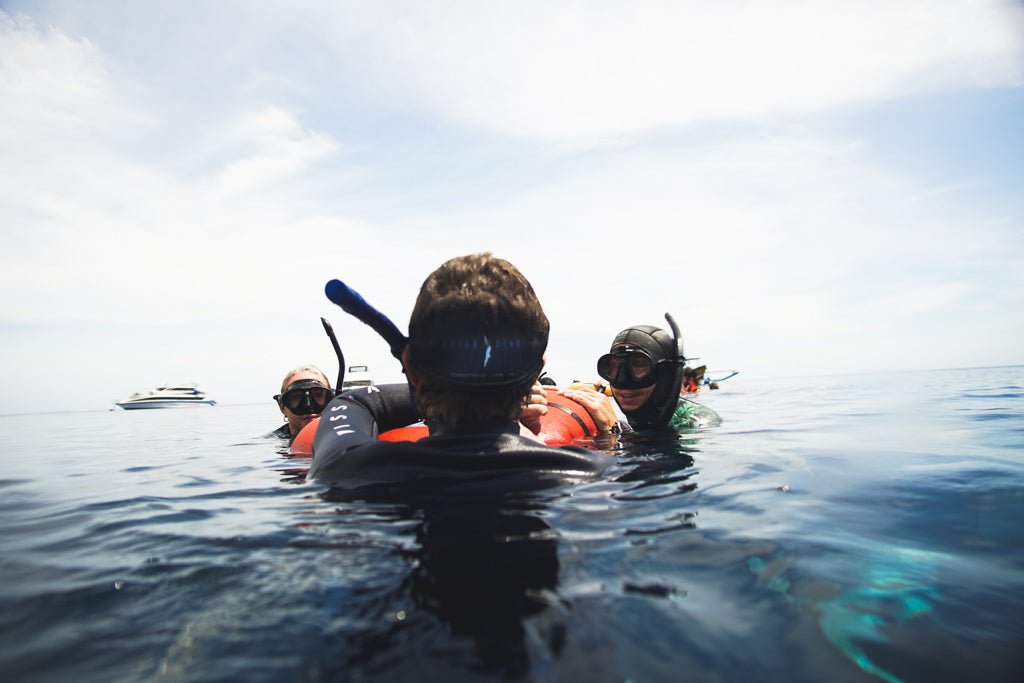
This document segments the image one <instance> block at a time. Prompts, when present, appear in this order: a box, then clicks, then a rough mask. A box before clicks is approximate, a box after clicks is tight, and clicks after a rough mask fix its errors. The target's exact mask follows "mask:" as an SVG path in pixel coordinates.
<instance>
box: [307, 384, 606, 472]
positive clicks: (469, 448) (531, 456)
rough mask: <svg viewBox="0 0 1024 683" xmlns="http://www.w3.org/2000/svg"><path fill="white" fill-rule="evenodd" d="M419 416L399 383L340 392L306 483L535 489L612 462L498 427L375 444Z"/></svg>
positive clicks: (323, 419)
mask: <svg viewBox="0 0 1024 683" xmlns="http://www.w3.org/2000/svg"><path fill="white" fill-rule="evenodd" d="M417 419H418V417H417V414H416V408H415V405H414V404H413V402H412V399H411V397H410V395H409V387H408V386H407V385H404V384H385V385H380V386H374V387H364V388H360V389H355V390H353V391H349V392H346V393H344V394H342V395H340V396H338V397H337V398H335V399H334V400H333V401H331V403H330V404H328V406H327V408H325V409H324V411H323V412H322V413H321V414H320V425H319V426H318V427H317V431H316V438H315V439H314V441H313V461H312V463H311V464H310V468H309V478H310V479H314V478H315V479H319V480H322V481H330V482H332V483H336V484H339V485H343V486H346V487H349V486H361V485H365V484H405V483H415V484H417V485H418V486H422V485H442V486H444V487H451V486H456V487H461V486H469V487H472V488H474V489H478V488H481V487H482V488H490V487H496V488H501V489H509V488H517V489H518V488H536V487H543V486H548V485H552V484H557V483H563V482H567V481H574V480H579V479H584V478H590V477H593V476H595V475H597V474H600V473H601V472H603V471H604V469H605V468H606V467H607V466H608V464H609V462H610V459H609V458H608V457H607V456H605V455H602V454H600V453H594V452H592V451H588V450H586V449H585V448H579V447H577V446H563V447H560V448H555V447H552V446H547V445H545V444H542V443H538V442H536V441H533V440H531V439H528V438H525V437H523V436H520V435H519V425H518V424H517V423H514V422H500V423H495V424H492V425H486V426H483V427H481V428H479V429H476V430H474V431H473V432H472V433H447V432H446V431H445V430H444V429H443V427H438V426H433V427H431V435H430V436H429V437H427V438H425V439H422V440H420V441H418V442H415V443H410V442H399V443H392V442H385V441H377V435H378V434H379V433H381V432H384V431H387V430H389V429H394V428H396V427H404V426H406V425H408V424H410V423H412V422H415V421H416V420H417Z"/></svg>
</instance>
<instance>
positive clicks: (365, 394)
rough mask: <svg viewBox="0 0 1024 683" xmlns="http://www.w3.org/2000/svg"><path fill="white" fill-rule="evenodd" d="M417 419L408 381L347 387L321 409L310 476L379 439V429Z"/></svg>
mask: <svg viewBox="0 0 1024 683" xmlns="http://www.w3.org/2000/svg"><path fill="white" fill-rule="evenodd" d="M418 419H419V415H418V413H417V412H416V406H415V404H414V403H413V401H412V397H411V396H410V395H409V387H408V385H405V384H385V385H379V386H370V387H360V388H358V389H353V390H351V391H346V392H345V393H343V394H341V395H339V396H337V397H335V398H334V400H332V401H331V402H330V403H328V404H327V407H325V408H324V410H323V412H321V413H320V424H319V425H318V426H317V429H316V436H315V437H314V438H313V460H312V462H311V463H310V466H309V475H308V476H309V477H310V478H311V479H312V478H316V477H319V476H320V473H321V472H322V471H329V470H330V469H331V468H332V467H333V463H334V462H335V461H337V460H340V459H342V458H344V457H345V454H346V453H347V452H348V451H350V450H352V449H353V448H356V447H358V446H361V445H363V444H369V443H373V442H376V439H377V434H379V433H380V432H382V431H387V430H388V429H394V428H395V427H401V426H404V425H407V424H409V423H411V422H416V421H417V420H418Z"/></svg>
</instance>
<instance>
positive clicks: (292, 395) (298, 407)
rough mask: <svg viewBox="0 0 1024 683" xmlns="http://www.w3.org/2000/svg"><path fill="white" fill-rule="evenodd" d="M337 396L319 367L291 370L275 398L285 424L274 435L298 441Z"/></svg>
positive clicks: (304, 366) (303, 366) (303, 367)
mask: <svg viewBox="0 0 1024 683" xmlns="http://www.w3.org/2000/svg"><path fill="white" fill-rule="evenodd" d="M334 393H335V392H334V390H333V389H331V383H330V381H329V380H328V379H327V375H325V374H324V373H323V372H322V371H320V369H319V368H316V367H314V366H312V365H300V366H299V367H297V368H295V369H294V370H291V371H290V372H289V373H288V374H287V375H285V376H284V380H283V381H282V382H281V393H280V394H275V395H274V401H275V402H277V407H278V408H279V409H280V410H281V414H282V415H283V416H284V420H285V424H283V425H281V426H280V427H278V428H277V429H275V430H274V431H273V432H271V434H273V435H274V436H279V437H282V438H292V439H293V438H295V435H296V434H298V433H299V432H300V431H302V428H303V427H305V426H306V425H307V424H309V423H310V422H312V421H313V420H314V419H315V418H316V417H318V416H319V415H320V412H321V411H322V410H323V409H324V407H325V406H326V405H327V402H328V401H330V400H331V399H332V398H333V397H334ZM268 436H269V435H268Z"/></svg>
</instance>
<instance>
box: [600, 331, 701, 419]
mask: <svg viewBox="0 0 1024 683" xmlns="http://www.w3.org/2000/svg"><path fill="white" fill-rule="evenodd" d="M665 318H666V319H667V320H668V321H669V324H670V325H671V326H672V328H673V334H669V333H668V332H666V331H665V330H663V329H661V328H660V327H654V326H653V325H635V326H633V327H627V328H626V329H624V330H622V331H621V332H619V333H618V334H617V335H615V339H613V340H612V345H611V349H610V351H609V352H608V353H606V354H605V355H603V356H601V357H600V358H599V359H598V361H597V373H598V374H599V375H600V376H601V377H602V378H603V379H604V380H606V381H607V382H608V383H609V385H610V386H611V388H612V396H613V397H614V398H615V402H616V403H618V404H619V408H620V409H621V410H622V412H623V414H625V416H626V419H627V420H629V423H630V425H632V426H633V427H634V428H637V429H651V428H657V427H663V426H665V425H667V424H668V421H669V419H670V418H671V417H672V414H673V412H674V411H675V408H676V404H677V403H678V401H679V390H680V387H681V386H682V379H683V367H684V363H685V362H686V358H685V357H684V355H683V342H682V338H681V337H680V335H679V330H678V327H677V326H676V325H675V321H674V320H673V319H672V316H670V315H669V314H667V313H666V314H665Z"/></svg>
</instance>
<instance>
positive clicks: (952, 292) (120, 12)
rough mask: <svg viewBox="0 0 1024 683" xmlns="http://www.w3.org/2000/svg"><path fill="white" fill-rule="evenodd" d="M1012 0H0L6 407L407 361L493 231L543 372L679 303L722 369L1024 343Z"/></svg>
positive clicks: (915, 365) (490, 245) (225, 390)
mask: <svg viewBox="0 0 1024 683" xmlns="http://www.w3.org/2000/svg"><path fill="white" fill-rule="evenodd" d="M1022 122H1024V3H1021V2H1002V1H987V0H877V1H876V0H858V2H846V1H844V0H836V1H822V2H816V1H813V0H800V1H786V0H777V1H775V2H770V3H767V2H740V1H731V0H719V1H718V2H682V1H673V2H668V1H666V2H601V1H595V0H590V1H586V2H584V1H580V2H551V1H543V2H541V1H537V2H531V1H524V0H516V1H514V2H468V1H467V2H445V1H438V2H415V1H409V2H381V1H377V2H337V1H327V0H324V1H322V2H317V1H312V0H306V1H294V0H292V1H289V2H275V3H271V2H254V1H253V0H239V1H231V0H224V1H220V2H213V3H211V2H198V1H196V2H189V1H184V2H182V1H176V2H169V1H168V2H155V1H154V2H139V3H124V2H120V1H117V2H114V1H104V0H90V1H89V2H77V1H67V2H46V1H39V0H33V1H32V2H27V1H25V2H19V1H8V0H0V231H2V232H0V234H2V238H3V248H2V250H0V265H2V270H0V294H2V296H0V372H2V374H3V377H4V378H5V382H4V384H5V387H6V388H7V390H6V391H4V392H3V394H2V398H0V413H12V412H26V411H33V410H62V409H103V408H106V407H108V406H109V405H110V402H111V401H112V400H113V399H117V398H123V397H125V396H126V395H128V394H130V393H131V392H133V391H143V390H147V389H150V388H152V387H153V386H155V385H157V384H160V383H163V382H198V383H200V384H201V385H202V386H203V387H204V388H206V389H207V390H208V391H209V392H210V394H211V396H212V397H214V398H216V399H218V400H219V401H221V402H222V403H236V402H252V401H261V400H268V401H269V397H270V396H271V395H272V394H273V393H275V392H276V389H277V386H278V384H279V383H280V380H281V378H282V376H283V375H284V373H285V372H286V371H287V370H288V369H289V368H291V367H292V366H295V365H297V364H300V363H302V362H313V363H315V364H317V365H320V366H321V367H323V369H324V370H326V371H327V373H328V375H329V376H331V377H333V376H334V375H335V373H336V372H337V366H336V362H335V360H334V355H333V352H332V350H331V347H330V344H329V342H328V340H327V338H326V336H325V335H324V333H323V330H322V328H321V326H320V322H319V317H320V316H325V317H327V318H328V319H329V320H330V321H331V322H332V323H333V325H334V328H335V330H336V331H337V333H338V336H339V337H340V340H341V343H342V346H343V348H344V349H345V351H346V355H347V357H348V360H349V362H350V363H366V364H368V365H370V366H371V370H372V371H373V373H374V374H375V376H376V377H377V379H378V380H395V379H398V378H400V377H401V375H400V374H399V371H398V364H397V362H396V361H394V360H392V359H391V358H390V356H389V355H388V353H387V349H386V347H385V345H384V343H383V342H382V341H380V340H379V339H378V338H377V337H376V336H375V335H374V333H373V332H372V331H371V330H369V328H366V327H365V326H363V325H362V324H361V323H358V322H357V321H355V320H354V319H352V318H349V317H348V316H347V315H346V314H344V313H343V312H342V311H340V310H339V309H337V308H335V307H334V306H333V305H332V304H330V302H328V301H327V300H326V298H325V297H324V295H323V285H324V283H325V282H326V281H327V280H329V279H331V278H341V279H343V280H345V281H346V282H348V283H349V284H350V285H351V286H353V287H354V288H356V289H357V290H359V291H360V292H361V293H362V294H363V295H364V296H365V297H366V298H367V299H368V300H369V301H371V302H372V303H375V304H376V305H377V306H378V307H379V308H381V309H382V310H383V311H385V312H386V313H389V314H390V315H391V316H392V317H393V318H394V320H395V321H396V322H397V323H398V324H399V327H401V328H402V329H405V327H406V324H407V322H408V316H409V312H410V311H411V308H412V304H413V301H414V299H415V296H416V293H417V291H418V288H419V285H420V284H421V283H422V281H423V279H424V277H426V275H427V274H428V273H429V272H430V271H431V270H433V269H434V268H435V267H436V266H437V265H439V264H440V263H441V262H442V261H444V260H445V259H447V258H449V257H451V256H455V255H460V254H466V253H472V252H476V251H483V250H489V251H492V252H494V253H495V254H496V255H498V256H502V257H504V258H507V259H509V260H510V261H512V262H513V263H515V264H516V265H517V266H518V267H519V268H520V269H521V270H522V271H523V272H524V273H525V274H526V276H527V277H528V278H529V279H530V280H531V281H532V282H533V283H534V286H535V288H536V290H537V292H538V294H539V296H540V297H541V301H542V302H543V304H544V306H545V309H546V310H547V313H548V317H549V318H550V319H551V323H552V338H551V343H550V346H549V349H548V367H549V370H550V372H551V374H552V375H553V376H554V377H555V378H556V379H558V380H560V381H562V382H565V381H568V380H571V379H576V378H594V377H595V372H594V361H595V359H596V357H597V356H598V355H600V354H601V353H603V352H604V351H605V350H607V347H608V344H609V343H610V341H611V338H612V337H613V336H614V334H615V333H616V332H617V331H618V330H619V329H621V328H623V327H626V326H628V325H631V324H637V323H652V324H659V323H662V322H663V314H664V312H665V311H670V312H672V313H673V314H674V315H675V317H676V319H677V320H679V322H680V324H681V326H682V328H683V334H684V338H685V340H686V349H687V351H688V354H689V355H696V356H699V357H700V358H701V359H702V360H701V362H706V363H707V364H708V366H709V367H711V368H738V369H740V370H741V371H742V373H743V374H741V375H740V377H738V378H736V379H734V380H730V381H732V382H739V381H742V378H744V377H749V378H757V377H766V376H778V375H795V374H818V373H831V372H860V371H866V370H872V369H880V370H893V371H895V370H900V369H919V368H937V367H951V366H980V365H999V364H1011V363H1021V362H1024V342H1022V339H1024V191H1022V188H1024V123H1022Z"/></svg>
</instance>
